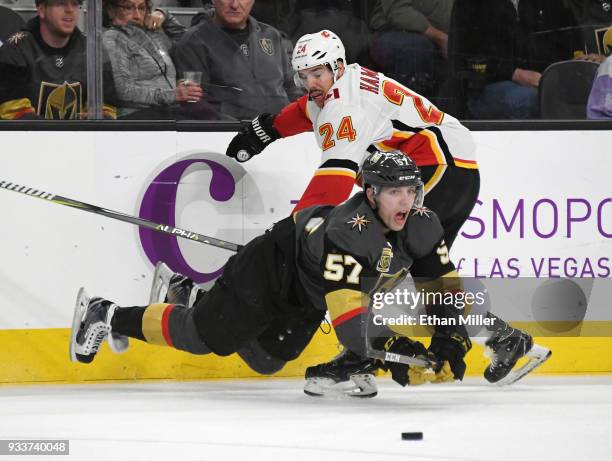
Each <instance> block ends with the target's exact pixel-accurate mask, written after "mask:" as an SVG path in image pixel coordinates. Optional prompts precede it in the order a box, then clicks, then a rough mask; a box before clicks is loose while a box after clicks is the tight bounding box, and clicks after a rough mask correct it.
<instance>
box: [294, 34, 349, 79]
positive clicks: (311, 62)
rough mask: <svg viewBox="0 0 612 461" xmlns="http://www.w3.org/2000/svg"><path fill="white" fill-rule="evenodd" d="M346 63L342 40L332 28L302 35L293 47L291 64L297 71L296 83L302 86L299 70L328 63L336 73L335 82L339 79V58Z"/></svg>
mask: <svg viewBox="0 0 612 461" xmlns="http://www.w3.org/2000/svg"><path fill="white" fill-rule="evenodd" d="M339 59H342V62H343V63H344V64H346V51H345V50H344V45H343V44H342V40H340V38H339V37H338V36H337V35H336V34H334V33H333V32H332V31H331V30H322V31H320V32H316V33H314V34H306V35H303V36H301V37H300V39H299V40H298V41H297V43H296V44H295V48H294V49H293V56H292V57H291V65H292V66H293V70H294V71H295V76H296V84H298V86H302V84H301V81H300V79H299V76H298V72H299V71H300V70H304V69H310V68H311V67H316V66H320V65H322V64H326V65H328V66H329V68H330V69H331V71H332V73H333V74H334V82H335V81H336V80H337V79H338V60H339Z"/></svg>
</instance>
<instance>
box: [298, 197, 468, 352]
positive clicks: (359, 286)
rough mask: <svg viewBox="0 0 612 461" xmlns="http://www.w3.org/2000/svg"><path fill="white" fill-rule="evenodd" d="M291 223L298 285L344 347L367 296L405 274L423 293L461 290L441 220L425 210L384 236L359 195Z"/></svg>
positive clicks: (415, 210)
mask: <svg viewBox="0 0 612 461" xmlns="http://www.w3.org/2000/svg"><path fill="white" fill-rule="evenodd" d="M294 219H295V221H296V237H297V243H298V244H297V255H296V257H297V261H298V263H297V267H298V276H299V279H300V283H301V286H302V287H303V288H304V291H305V292H306V293H307V294H308V298H309V299H310V301H311V303H312V304H313V305H314V306H316V307H318V308H319V309H325V308H327V309H328V311H329V315H330V318H331V321H332V325H333V326H334V329H335V330H336V333H337V334H338V337H339V339H340V341H341V342H343V343H344V344H345V345H346V344H347V343H346V342H345V340H346V339H347V336H349V337H353V338H355V337H356V336H359V334H360V331H359V324H360V317H362V316H364V315H366V314H367V312H368V305H369V296H370V293H372V292H379V291H383V292H387V291H390V290H391V289H393V288H394V287H395V286H397V285H398V284H399V283H400V282H401V281H402V280H403V279H404V278H405V277H406V276H407V275H408V274H409V273H410V274H411V275H412V277H413V278H415V280H420V281H427V282H426V283H427V285H422V287H423V288H427V289H435V290H440V291H451V290H454V289H460V288H461V286H460V284H459V283H460V282H459V278H458V275H457V273H456V270H455V266H454V265H453V263H452V261H451V260H450V258H449V255H448V250H447V248H446V245H445V243H444V240H443V232H444V231H443V229H442V226H441V224H440V221H439V220H438V217H437V216H436V214H435V213H434V212H433V211H431V210H429V209H427V208H413V209H412V211H411V212H410V216H409V218H408V221H407V222H406V225H405V226H404V228H403V229H402V230H401V231H399V232H389V233H388V234H387V235H384V234H383V226H382V224H381V223H380V221H379V219H378V218H377V216H376V214H375V212H374V210H372V208H371V207H370V206H369V205H368V204H367V202H366V201H365V199H364V194H363V193H362V192H360V193H357V194H356V195H354V196H353V197H352V198H350V199H349V200H348V201H347V202H345V203H344V204H342V205H339V206H337V207H330V206H319V207H310V208H306V209H304V210H302V211H299V212H298V213H296V214H295V215H294ZM397 332H399V333H403V331H402V330H401V329H397ZM349 341H350V340H349Z"/></svg>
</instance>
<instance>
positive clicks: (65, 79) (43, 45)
mask: <svg viewBox="0 0 612 461" xmlns="http://www.w3.org/2000/svg"><path fill="white" fill-rule="evenodd" d="M81 3H82V0H36V10H37V13H38V15H37V16H36V17H35V18H32V19H31V20H30V21H28V23H27V24H26V27H25V29H24V30H22V31H19V32H17V33H15V34H14V35H13V36H11V37H10V38H9V39H8V40H7V41H6V43H4V44H3V46H2V47H0V119H5V120H6V119H9V120H15V119H24V118H30V119H32V118H35V119H36V118H43V119H62V120H74V119H79V118H86V114H85V110H86V101H87V87H86V84H87V72H86V43H85V37H84V35H83V34H82V33H81V32H80V31H79V29H78V28H77V21H78V19H79V16H80V13H81ZM109 80H111V79H110V78H109ZM111 83H112V81H111ZM111 86H112V85H110V84H109V87H111ZM104 115H105V117H107V118H108V117H113V115H114V114H113V110H112V108H110V107H105V111H104Z"/></svg>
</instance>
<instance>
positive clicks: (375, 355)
mask: <svg viewBox="0 0 612 461" xmlns="http://www.w3.org/2000/svg"><path fill="white" fill-rule="evenodd" d="M371 314H372V309H371V307H368V319H367V321H366V326H365V346H366V355H367V356H368V357H369V358H371V359H377V360H383V361H385V362H394V363H403V364H404V365H413V366H417V367H423V368H432V369H433V368H436V367H437V366H438V363H437V362H433V361H430V360H427V359H425V358H418V357H412V356H410V355H402V354H394V353H393V352H387V351H381V350H379V349H374V348H373V347H372V341H370V335H369V326H370V323H371V322H372V315H371Z"/></svg>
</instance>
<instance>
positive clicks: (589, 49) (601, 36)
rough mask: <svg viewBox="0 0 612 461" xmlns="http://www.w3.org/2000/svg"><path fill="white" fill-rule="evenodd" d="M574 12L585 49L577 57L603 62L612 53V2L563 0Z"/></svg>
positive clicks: (604, 0)
mask: <svg viewBox="0 0 612 461" xmlns="http://www.w3.org/2000/svg"><path fill="white" fill-rule="evenodd" d="M563 1H564V3H567V4H568V6H569V7H570V8H571V9H572V11H573V12H574V15H575V16H576V20H577V22H578V25H579V29H580V32H581V34H582V42H583V47H584V49H583V50H582V51H583V53H581V54H580V55H579V56H577V58H576V59H583V60H586V61H593V62H598V63H602V62H603V61H604V60H605V59H606V57H607V56H610V55H611V54H612V2H610V1H609V0H563Z"/></svg>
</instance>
